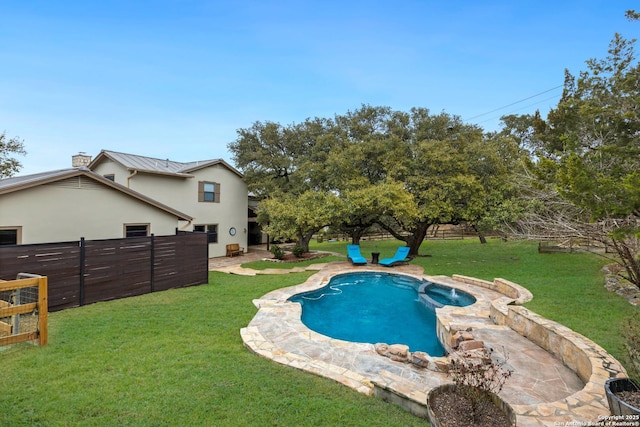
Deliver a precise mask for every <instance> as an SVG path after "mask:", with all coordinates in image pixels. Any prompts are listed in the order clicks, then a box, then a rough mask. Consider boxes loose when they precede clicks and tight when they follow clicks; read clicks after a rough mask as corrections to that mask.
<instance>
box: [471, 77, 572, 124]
mask: <svg viewBox="0 0 640 427" xmlns="http://www.w3.org/2000/svg"><path fill="white" fill-rule="evenodd" d="M561 87H564V84H561V85H558V86H555V87H552V88H551V89H547V90H545V91H543V92H540V93H536V94H535V95H531V96H529V97H527V98H524V99H521V100H519V101H516V102H512V103H511V104H507V105H505V106H503V107H500V108H496V109H495V110H491V111H487V112H486V113H482V114H478V115H477V116H473V117H469V118H468V119H465V121H466V122H468V121H470V120H473V119H476V118H478V117H482V116H486V115H487V114H491V113H495V112H496V111H500V110H504V109H505V108H509V107H511V106H513V105H516V104H519V103H521V102H524V101H527V100H529V99H531V98H535V97H536V96H540V95H544V94H545V93H548V92H551V91H552V90H556V89H558V88H561ZM541 102H542V101H541ZM534 105H535V104H534Z"/></svg>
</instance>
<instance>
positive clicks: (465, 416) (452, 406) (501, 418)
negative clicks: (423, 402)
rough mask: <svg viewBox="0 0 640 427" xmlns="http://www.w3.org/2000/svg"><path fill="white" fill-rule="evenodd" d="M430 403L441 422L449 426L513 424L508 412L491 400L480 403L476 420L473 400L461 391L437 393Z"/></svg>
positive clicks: (504, 425) (490, 426)
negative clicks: (472, 404)
mask: <svg viewBox="0 0 640 427" xmlns="http://www.w3.org/2000/svg"><path fill="white" fill-rule="evenodd" d="M430 405H431V409H432V410H433V412H434V414H435V415H436V416H437V417H438V420H439V421H440V422H441V424H442V425H446V426H448V427H469V426H475V427H510V426H511V423H510V421H509V417H507V414H505V413H504V411H502V409H500V408H498V407H497V406H496V405H494V404H493V402H491V401H489V400H487V401H485V402H482V403H480V404H479V405H478V407H477V408H476V411H477V417H476V420H475V421H474V419H473V416H472V409H471V408H472V406H471V401H470V400H469V399H468V398H467V397H466V396H464V395H462V394H460V393H455V392H452V391H450V392H443V393H440V394H437V395H435V396H434V397H433V398H432V401H431V402H430Z"/></svg>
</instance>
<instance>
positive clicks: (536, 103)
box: [477, 95, 560, 124]
mask: <svg viewBox="0 0 640 427" xmlns="http://www.w3.org/2000/svg"><path fill="white" fill-rule="evenodd" d="M558 96H560V95H553V96H550V97H549V98H545V99H542V100H540V101H538V102H534V103H533V104H529V105H525V106H524V107H521V108H518V109H516V110H511V111H510V112H509V113H515V112H516V111H522V110H526V109H527V108H529V107H533V106H534V105H538V104H542V103H543V102H545V101H549V100H552V99H555V98H557V97H558ZM502 116H504V114H501V115H500V116H498V117H491V118H488V119H484V120H481V121H479V122H477V124H480V123H485V122H488V121H490V120H495V119H499V118H500V117H502Z"/></svg>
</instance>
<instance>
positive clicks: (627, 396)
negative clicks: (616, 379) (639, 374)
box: [616, 391, 640, 408]
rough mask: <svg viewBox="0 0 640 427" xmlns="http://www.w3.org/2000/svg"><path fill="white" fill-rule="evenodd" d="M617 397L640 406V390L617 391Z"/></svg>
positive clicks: (636, 406) (634, 405) (637, 406)
mask: <svg viewBox="0 0 640 427" xmlns="http://www.w3.org/2000/svg"><path fill="white" fill-rule="evenodd" d="M616 397H617V398H618V399H620V400H622V401H623V402H625V403H627V404H629V405H631V406H633V407H634V408H640V391H621V392H619V393H616Z"/></svg>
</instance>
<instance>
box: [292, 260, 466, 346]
mask: <svg viewBox="0 0 640 427" xmlns="http://www.w3.org/2000/svg"><path fill="white" fill-rule="evenodd" d="M451 289H453V288H449V287H446V286H443V285H436V284H432V283H430V282H427V281H423V280H419V279H416V278H414V277H410V276H405V275H400V274H392V273H379V272H357V273H346V274H341V275H337V276H334V277H333V278H332V279H331V280H330V281H329V283H328V284H327V285H326V286H324V287H322V288H320V289H317V290H314V291H310V292H304V293H301V294H297V295H294V296H292V297H291V298H289V301H292V302H298V303H300V304H301V305H302V323H304V324H305V325H306V326H307V327H308V328H309V329H312V330H314V331H316V332H318V333H321V334H323V335H327V336H329V337H332V338H336V339H341V340H345V341H355V342H367V343H371V344H375V343H379V342H381V343H387V344H406V345H408V346H409V349H410V350H411V351H424V352H425V353H429V354H430V355H432V356H442V355H444V348H443V347H442V345H441V344H440V342H439V340H438V338H437V335H436V316H435V308H437V307H442V306H443V305H469V304H472V303H473V302H475V298H473V296H471V295H470V294H468V293H466V292H462V291H455V295H454V294H452V293H451Z"/></svg>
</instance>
